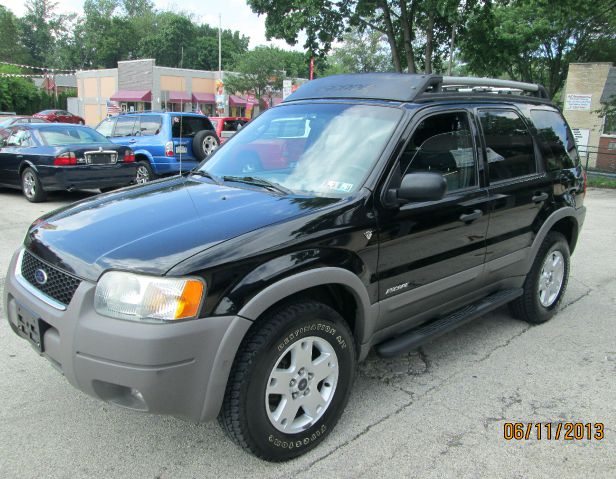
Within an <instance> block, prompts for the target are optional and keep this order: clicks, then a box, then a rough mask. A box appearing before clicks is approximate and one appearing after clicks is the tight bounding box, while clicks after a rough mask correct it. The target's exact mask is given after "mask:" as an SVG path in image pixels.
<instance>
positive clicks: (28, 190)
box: [21, 168, 47, 203]
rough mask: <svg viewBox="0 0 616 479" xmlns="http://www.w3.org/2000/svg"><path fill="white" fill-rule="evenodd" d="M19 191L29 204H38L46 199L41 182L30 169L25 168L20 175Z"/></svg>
mask: <svg viewBox="0 0 616 479" xmlns="http://www.w3.org/2000/svg"><path fill="white" fill-rule="evenodd" d="M21 190H22V191H23V194H24V196H25V197H26V199H27V200H28V201H29V202H30V203H40V202H42V201H45V200H46V199H47V193H46V192H45V190H44V189H43V185H42V184H41V180H40V179H39V177H38V175H37V174H36V171H34V170H33V169H32V168H26V169H25V170H24V171H23V173H22V174H21Z"/></svg>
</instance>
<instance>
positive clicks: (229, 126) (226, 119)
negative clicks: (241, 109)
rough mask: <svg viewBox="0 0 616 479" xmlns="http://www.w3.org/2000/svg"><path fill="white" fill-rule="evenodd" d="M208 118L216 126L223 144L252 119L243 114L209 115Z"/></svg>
mask: <svg viewBox="0 0 616 479" xmlns="http://www.w3.org/2000/svg"><path fill="white" fill-rule="evenodd" d="M208 118H209V120H210V121H211V122H212V125H214V128H216V134H217V135H218V138H220V144H221V145H222V144H223V143H224V142H225V141H227V140H228V139H229V138H231V137H232V136H233V135H235V133H236V132H238V131H240V130H241V128H242V127H243V126H244V125H245V124H246V123H248V122H249V121H250V118H246V117H243V116H209V117H208Z"/></svg>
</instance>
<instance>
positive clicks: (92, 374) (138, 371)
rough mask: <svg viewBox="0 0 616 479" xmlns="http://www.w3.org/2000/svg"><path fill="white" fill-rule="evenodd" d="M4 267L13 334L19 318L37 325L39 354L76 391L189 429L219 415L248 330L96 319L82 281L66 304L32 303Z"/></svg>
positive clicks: (217, 322) (244, 324) (235, 323)
mask: <svg viewBox="0 0 616 479" xmlns="http://www.w3.org/2000/svg"><path fill="white" fill-rule="evenodd" d="M17 259H18V255H17V254H16V255H15V256H14V257H13V259H12V261H11V264H10V266H9V272H8V274H7V279H6V285H5V293H4V301H5V309H6V312H7V318H8V321H9V324H10V326H11V328H12V329H13V331H14V332H15V333H17V334H18V335H20V336H22V337H26V336H27V335H26V334H25V332H24V331H22V330H21V329H20V324H21V323H20V322H19V318H18V316H19V314H20V313H19V312H20V311H22V312H23V311H24V310H25V311H28V312H29V313H30V316H31V317H33V318H38V320H39V321H40V323H39V324H42V325H43V327H42V328H41V336H42V344H43V352H42V353H41V354H42V355H43V356H44V357H46V358H47V359H48V360H50V362H51V363H52V364H53V365H54V366H56V367H57V368H58V369H59V370H60V371H61V372H62V373H63V374H64V376H65V377H66V378H67V380H68V381H69V382H70V383H71V384H72V385H73V386H75V387H76V388H78V389H80V390H82V391H84V392H85V393H87V394H89V395H91V396H94V397H96V398H99V399H102V400H105V401H108V402H111V403H114V404H116V405H118V406H123V407H127V408H130V409H136V410H141V411H147V412H151V413H157V414H169V415H173V416H179V417H184V418H187V419H190V420H194V421H205V420H209V419H213V418H215V417H216V416H217V415H218V411H219V410H220V406H221V404H222V400H223V396H224V391H225V388H226V384H227V379H228V376H229V371H230V369H231V365H232V364H233V359H234V357H235V353H236V351H237V349H238V347H239V345H240V342H241V341H242V338H243V337H244V334H245V333H246V331H247V330H248V328H249V327H250V325H251V324H252V323H251V321H249V320H246V319H244V318H240V317H235V316H225V317H212V318H202V319H197V320H192V321H184V322H179V323H175V324H169V323H166V324H147V323H137V322H133V321H122V320H116V319H112V318H107V317H104V316H101V315H99V314H98V313H96V311H95V310H94V290H95V286H96V285H95V284H93V283H90V282H87V281H82V282H81V284H80V285H79V287H78V288H77V290H76V292H75V295H74V296H73V299H72V300H71V302H70V304H69V305H68V306H67V307H66V308H65V309H64V310H61V309H58V308H57V307H53V306H52V305H50V304H48V303H47V302H45V301H44V299H45V298H42V299H41V298H39V297H37V296H35V295H33V294H32V293H31V292H30V291H29V289H30V288H25V287H24V286H23V285H22V282H23V281H24V280H23V279H18V278H17V277H16V275H15V267H16V263H17Z"/></svg>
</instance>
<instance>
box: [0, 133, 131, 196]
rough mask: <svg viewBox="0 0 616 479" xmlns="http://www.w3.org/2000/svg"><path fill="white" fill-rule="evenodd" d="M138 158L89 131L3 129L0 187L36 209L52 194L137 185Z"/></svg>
mask: <svg viewBox="0 0 616 479" xmlns="http://www.w3.org/2000/svg"><path fill="white" fill-rule="evenodd" d="M135 174H136V166H135V155H134V153H133V150H131V149H130V148H128V147H126V146H121V145H116V144H114V143H111V142H110V141H109V140H108V139H107V138H105V137H104V136H103V135H101V134H100V133H98V132H97V131H95V130H93V129H92V128H88V127H85V126H79V125H70V124H64V123H60V124H44V123H41V124H35V123H32V124H23V125H15V126H12V127H9V128H4V129H0V185H1V186H8V187H11V188H20V189H21V190H22V191H23V193H24V196H25V197H26V198H27V199H28V201H31V202H33V203H38V202H40V201H45V199H46V196H47V192H48V191H58V190H69V191H70V190H73V189H89V188H93V189H96V188H98V189H101V190H107V189H113V188H117V187H121V186H126V185H129V184H131V183H132V182H134V180H135Z"/></svg>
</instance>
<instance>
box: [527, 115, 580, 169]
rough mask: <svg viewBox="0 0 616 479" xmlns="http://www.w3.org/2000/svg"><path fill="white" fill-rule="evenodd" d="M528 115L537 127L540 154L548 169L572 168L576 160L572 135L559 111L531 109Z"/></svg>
mask: <svg viewBox="0 0 616 479" xmlns="http://www.w3.org/2000/svg"><path fill="white" fill-rule="evenodd" d="M530 117H531V118H532V120H533V124H534V125H535V128H536V129H537V136H538V138H539V147H540V148H541V154H542V155H543V157H544V158H545V159H546V160H547V165H548V170H549V171H554V170H562V169H564V168H573V167H574V166H575V165H576V163H577V162H578V155H577V150H576V149H575V141H574V139H573V135H572V134H571V131H570V130H569V127H568V126H567V123H565V120H564V118H563V117H562V116H560V114H559V113H557V112H555V111H549V110H531V111H530Z"/></svg>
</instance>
